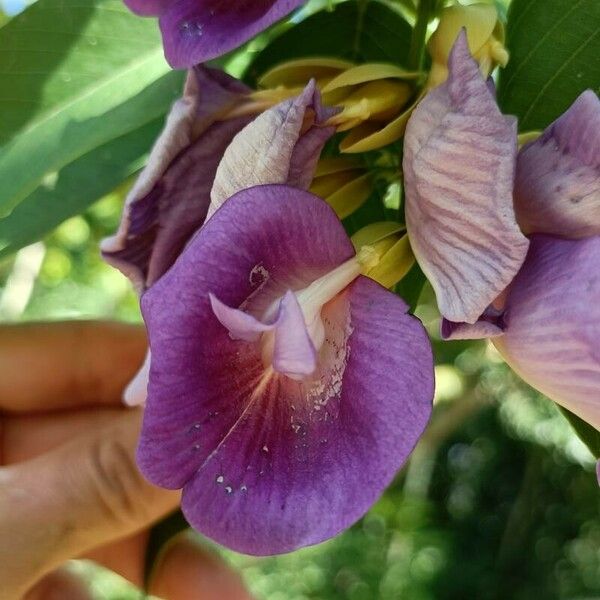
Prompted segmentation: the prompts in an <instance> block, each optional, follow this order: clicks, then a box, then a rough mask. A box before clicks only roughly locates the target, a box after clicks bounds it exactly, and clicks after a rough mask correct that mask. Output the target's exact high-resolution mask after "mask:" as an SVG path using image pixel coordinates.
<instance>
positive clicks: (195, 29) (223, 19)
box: [160, 0, 304, 69]
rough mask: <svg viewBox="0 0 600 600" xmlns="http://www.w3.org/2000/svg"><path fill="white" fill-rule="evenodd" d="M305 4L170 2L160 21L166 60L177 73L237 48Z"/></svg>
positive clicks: (292, 0) (285, 0) (288, 0)
mask: <svg viewBox="0 0 600 600" xmlns="http://www.w3.org/2000/svg"><path fill="white" fill-rule="evenodd" d="M303 2H304V0H171V2H168V5H167V6H166V7H165V10H164V11H163V12H162V14H161V17H160V28H161V31H162V34H163V43H164V47H165V56H166V58H167V60H168V62H169V64H170V65H171V66H172V67H174V68H175V69H181V68H185V67H191V66H192V65H195V64H198V63H202V62H205V61H207V60H210V59H211V58H215V57H217V56H220V55H221V54H224V53H225V52H228V51H229V50H233V49H234V48H237V47H238V46H240V45H241V44H243V43H244V42H246V41H247V40H249V39H250V38H252V37H253V36H255V35H256V34H257V33H260V32H261V31H262V30H263V29H266V28H267V27H269V26H270V25H272V24H273V23H275V22H276V21H278V20H279V19H282V18H283V17H285V16H286V15H288V14H289V13H291V12H292V11H293V10H294V9H295V8H296V7H298V6H300V5H301V4H303Z"/></svg>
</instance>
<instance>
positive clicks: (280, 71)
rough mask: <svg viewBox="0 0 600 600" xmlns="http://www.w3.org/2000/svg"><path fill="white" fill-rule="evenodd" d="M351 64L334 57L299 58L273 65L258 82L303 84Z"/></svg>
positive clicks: (348, 66)
mask: <svg viewBox="0 0 600 600" xmlns="http://www.w3.org/2000/svg"><path fill="white" fill-rule="evenodd" d="M353 66H354V65H353V63H351V62H348V61H346V60H338V59H335V58H300V59H298V60H290V61H287V62H284V63H282V64H279V65H277V66H276V67H273V68H272V69H270V70H269V71H267V72H266V73H265V74H264V75H262V76H261V77H260V79H259V80H258V83H259V85H260V86H261V87H276V86H278V85H284V86H288V87H289V86H296V85H301V86H305V85H306V84H307V83H308V81H309V80H310V79H311V78H314V79H321V78H331V77H335V76H336V75H337V74H338V73H339V72H340V71H344V70H345V69H350V68H352V67H353Z"/></svg>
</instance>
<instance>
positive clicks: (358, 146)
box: [340, 91, 425, 154]
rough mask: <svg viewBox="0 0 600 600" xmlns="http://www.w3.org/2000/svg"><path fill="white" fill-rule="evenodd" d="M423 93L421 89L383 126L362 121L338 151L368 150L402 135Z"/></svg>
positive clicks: (389, 142)
mask: <svg viewBox="0 0 600 600" xmlns="http://www.w3.org/2000/svg"><path fill="white" fill-rule="evenodd" d="M424 95H425V92H424V91H423V92H422V93H421V94H420V95H419V97H418V98H417V99H416V100H415V101H414V102H413V103H412V104H411V105H410V106H409V107H408V108H407V109H406V110H405V111H404V112H402V113H400V114H399V115H398V116H397V117H396V118H395V119H394V120H393V121H391V122H390V123H388V124H387V125H386V126H385V127H381V128H379V127H377V125H376V124H374V123H363V124H362V125H360V126H358V127H356V128H355V129H353V130H352V131H351V132H350V133H349V134H348V135H347V136H346V137H345V138H344V139H343V140H342V141H341V143H340V151H341V152H346V153H348V154H352V153H355V152H368V151H369V150H376V149H377V148H382V147H383V146H387V145H388V144H391V143H392V142H395V141H396V140H398V139H400V138H401V137H402V136H403V135H404V130H405V129H406V124H407V123H408V119H410V115H411V114H412V111H413V110H414V109H415V106H416V105H417V103H418V102H419V101H420V100H421V98H422V97H423V96H424Z"/></svg>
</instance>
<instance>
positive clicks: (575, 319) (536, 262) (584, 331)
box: [494, 235, 600, 429]
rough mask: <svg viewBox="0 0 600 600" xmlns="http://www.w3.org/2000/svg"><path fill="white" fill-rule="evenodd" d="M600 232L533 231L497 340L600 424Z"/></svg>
mask: <svg viewBox="0 0 600 600" xmlns="http://www.w3.org/2000/svg"><path fill="white" fill-rule="evenodd" d="M599 264H600V237H590V238H587V239H583V240H564V239H559V238H554V237H551V236H545V235H534V236H533V237H532V239H531V246H530V249H529V253H528V255H527V260H526V261H525V264H524V265H523V268H522V269H521V271H520V272H519V274H518V275H517V277H516V278H515V280H514V283H513V285H512V286H511V291H510V294H509V296H508V301H507V306H506V312H505V316H504V318H505V323H506V329H505V333H504V335H503V336H501V337H498V338H495V339H494V344H495V345H496V347H497V348H498V350H499V351H500V352H501V353H502V355H503V356H504V358H505V359H506V362H507V363H508V364H509V365H510V366H511V367H512V368H513V369H514V370H515V371H516V372H517V373H518V374H519V375H520V376H521V377H522V378H523V379H524V380H525V381H526V382H527V383H529V384H530V385H532V386H533V387H535V388H536V389H538V390H539V391H540V392H542V393H543V394H545V395H546V396H548V397H549V398H551V399H552V400H554V401H556V402H558V403H559V404H562V405H563V406H564V407H565V408H567V409H569V410H570V411H571V412H574V413H575V414H577V415H578V416H580V417H581V418H582V419H584V420H585V421H587V422H588V423H590V424H592V425H593V426H594V427H596V428H597V429H600V346H599V345H598V340H599V339H600V271H599V269H598V265H599Z"/></svg>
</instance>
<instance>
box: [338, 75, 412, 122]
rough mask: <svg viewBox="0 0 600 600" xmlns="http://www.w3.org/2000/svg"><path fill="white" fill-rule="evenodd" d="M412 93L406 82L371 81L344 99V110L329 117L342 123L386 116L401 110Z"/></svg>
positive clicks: (342, 104)
mask: <svg viewBox="0 0 600 600" xmlns="http://www.w3.org/2000/svg"><path fill="white" fill-rule="evenodd" d="M411 94H412V89H411V86H410V85H408V84H406V83H402V82H391V81H387V80H381V81H371V82H370V83H366V84H365V85H363V86H361V87H360V88H358V89H357V90H355V91H353V92H352V93H351V94H350V95H349V96H348V97H347V98H346V99H344V100H343V102H342V103H341V106H343V110H342V111H341V112H340V113H338V114H336V115H334V116H333V117H332V118H331V119H329V124H331V125H342V124H344V123H347V122H348V121H351V120H352V121H354V120H361V121H366V120H367V119H382V118H386V117H388V116H389V114H390V112H391V113H392V114H394V113H396V112H397V111H399V110H401V109H402V107H403V106H404V104H405V103H406V101H407V100H408V99H409V98H410V96H411ZM348 128H349V127H346V128H345V129H348ZM341 131H344V129H342V130H341Z"/></svg>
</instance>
